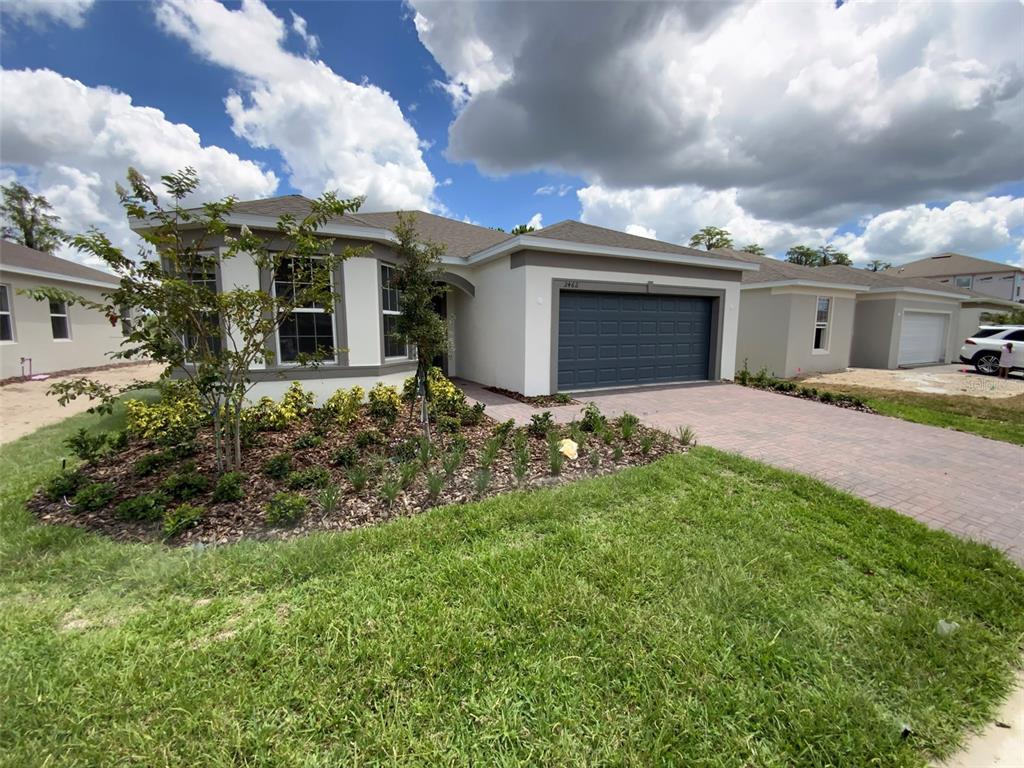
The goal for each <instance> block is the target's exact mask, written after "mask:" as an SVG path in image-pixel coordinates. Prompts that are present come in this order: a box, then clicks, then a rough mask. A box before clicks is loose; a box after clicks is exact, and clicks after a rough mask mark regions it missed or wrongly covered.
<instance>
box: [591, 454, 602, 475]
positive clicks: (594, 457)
mask: <svg viewBox="0 0 1024 768" xmlns="http://www.w3.org/2000/svg"><path fill="white" fill-rule="evenodd" d="M588 460H589V461H590V468H591V469H592V470H594V471H595V472H596V471H597V468H598V467H599V466H600V464H601V454H599V453H598V452H597V451H591V452H590V456H589V457H588Z"/></svg>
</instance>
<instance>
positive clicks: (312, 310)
mask: <svg viewBox="0 0 1024 768" xmlns="http://www.w3.org/2000/svg"><path fill="white" fill-rule="evenodd" d="M287 258H289V259H294V258H303V259H306V258H308V259H320V260H321V261H322V260H323V257H322V256H303V257H295V256H288V257H287ZM283 263H284V262H283V261H280V262H278V266H280V265H281V264H283ZM328 279H329V280H330V289H331V293H334V270H331V273H330V275H328ZM277 282H278V281H277V273H276V270H271V271H270V295H271V296H273V297H274V298H275V299H276V298H277ZM291 284H292V286H293V288H294V285H295V271H294V269H293V270H292V279H291ZM332 310H333V311H332V312H328V311H327V309H326V308H325V307H296V308H295V309H293V310H292V311H291V312H290V313H289V314H290V315H297V314H322V315H327V316H328V317H329V318H330V320H331V350H332V351H333V353H334V357H333V358H330V357H328V358H324V359H323V360H321V361H320V365H332V364H333V365H336V364H337V362H338V325H337V322H336V318H335V314H337V307H336V306H335V307H332ZM282 325H283V322H282ZM282 325H278V326H277V329H276V330H275V331H274V345H275V348H274V354H275V355H276V357H277V365H278V366H279V367H289V368H292V367H298V366H300V365H301V363H299V362H297V361H295V360H285V359H284V356H283V355H282V354H281V327H282ZM298 354H301V353H298Z"/></svg>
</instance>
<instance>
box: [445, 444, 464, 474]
mask: <svg viewBox="0 0 1024 768" xmlns="http://www.w3.org/2000/svg"><path fill="white" fill-rule="evenodd" d="M465 453H466V452H465V449H463V448H452V450H450V451H449V452H448V453H446V454H445V455H444V458H442V459H441V466H442V467H444V473H445V475H446V476H447V477H451V476H452V475H454V474H455V470H457V469H458V468H459V465H460V464H461V463H462V458H463V456H465Z"/></svg>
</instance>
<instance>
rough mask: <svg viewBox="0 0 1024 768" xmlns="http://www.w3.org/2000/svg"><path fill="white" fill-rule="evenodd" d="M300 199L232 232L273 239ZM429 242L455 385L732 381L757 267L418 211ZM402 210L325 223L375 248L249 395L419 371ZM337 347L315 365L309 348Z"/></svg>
mask: <svg viewBox="0 0 1024 768" xmlns="http://www.w3.org/2000/svg"><path fill="white" fill-rule="evenodd" d="M309 204H310V203H309V200H308V199H306V198H303V197H301V196H298V195H289V196H284V197H278V198H272V199H267V200H257V201H251V202H240V203H237V204H236V205H235V207H234V210H233V212H232V214H231V216H230V217H229V219H228V224H229V226H234V227H241V226H242V225H246V226H248V227H249V228H250V229H252V230H254V231H258V230H264V231H276V225H277V220H278V217H279V216H281V215H282V214H285V213H290V214H293V215H295V216H302V215H305V213H307V212H308V210H309ZM416 217H417V218H416V228H417V231H418V233H419V235H420V237H421V238H422V239H425V240H430V241H433V242H436V243H439V244H441V245H443V246H444V247H445V250H446V252H445V255H444V257H443V259H442V262H443V269H444V272H443V274H442V275H441V280H442V281H443V282H444V283H445V284H446V286H447V291H446V295H445V301H444V302H443V305H442V306H440V307H439V308H438V309H439V311H440V312H443V313H444V315H445V316H446V318H447V320H448V326H449V332H450V335H451V350H450V351H449V353H448V355H447V359H446V361H445V365H446V368H447V372H448V374H449V375H450V376H458V377H462V378H465V379H468V380H471V381H475V382H478V383H481V384H484V385H491V386H498V387H502V388H505V389H509V390H513V391H516V392H521V393H523V394H526V395H544V394H550V393H553V392H555V391H574V390H576V391H579V390H590V389H599V388H609V387H628V386H636V385H646V384H659V383H674V382H685V381H707V380H716V379H729V378H732V376H733V373H734V366H735V361H736V334H737V323H738V317H739V304H740V284H741V283H740V280H741V276H742V275H743V274H744V273H746V272H749V271H756V270H757V269H758V268H759V267H758V265H756V264H752V263H750V261H749V260H747V259H745V258H743V257H742V256H737V255H734V254H719V253H707V252H704V251H699V250H695V249H692V248H686V247H684V246H679V245H674V244H672V243H665V242H661V241H658V240H652V239H649V238H644V237H637V236H634V235H629V234H626V233H624V232H618V231H615V230H610V229H604V228H601V227H595V226H591V225H588V224H582V223H580V222H575V221H565V222H561V223H559V224H554V225H552V226H549V227H545V228H544V229H541V230H538V231H535V232H530V233H528V234H525V235H519V236H510V235H508V234H506V233H504V232H499V231H496V230H492V229H488V228H485V227H480V226H476V225H473V224H467V223H464V222H460V221H455V220H453V219H448V218H444V217H441V216H436V215H434V214H429V213H423V212H419V213H417V214H416ZM397 219H398V214H397V212H382V213H362V212H360V213H358V214H354V215H345V216H343V217H341V218H338V219H335V220H333V221H331V222H329V223H328V224H327V225H326V226H325V227H324V229H323V232H324V234H326V235H329V236H332V237H334V238H336V244H338V245H343V244H349V245H354V246H366V245H368V246H370V249H371V250H370V252H369V254H368V255H365V256H359V257H355V258H351V259H349V260H347V261H345V262H344V263H343V264H341V265H340V267H339V268H338V270H337V271H336V274H335V275H334V281H335V287H334V290H335V293H337V294H338V295H339V296H340V297H341V301H340V303H339V306H337V307H335V308H334V310H335V311H334V312H333V315H332V314H329V313H325V312H323V311H318V310H316V309H311V310H308V311H304V312H302V313H296V314H295V316H294V317H293V318H290V319H289V320H288V321H287V322H286V323H285V324H284V326H282V329H281V332H280V333H279V334H278V337H277V338H276V339H275V340H274V341H273V349H272V351H273V358H274V359H273V363H272V364H270V365H268V366H265V367H261V368H260V369H258V370H254V371H252V376H253V378H254V380H255V381H256V386H255V388H254V390H253V395H254V396H261V395H264V394H267V395H271V396H279V395H280V394H281V393H282V392H283V391H284V390H285V389H286V388H287V387H288V386H289V384H290V382H291V381H293V380H296V379H300V380H302V381H303V384H304V386H306V387H307V388H308V389H310V390H312V391H313V392H315V393H316V394H317V395H318V396H320V397H324V396H327V395H329V394H330V393H331V392H333V391H335V390H336V389H337V388H338V387H340V386H352V385H355V384H359V385H360V386H363V387H367V386H371V385H372V384H373V383H375V382H377V381H384V382H387V383H391V384H400V383H401V382H402V381H403V380H404V379H405V378H406V377H408V376H409V375H410V374H411V373H412V372H413V370H414V368H415V364H414V362H413V360H412V359H411V357H410V353H409V352H410V351H409V350H408V349H406V348H405V347H404V346H403V345H402V344H401V343H400V342H399V341H398V340H396V339H395V338H393V336H392V335H391V333H389V329H391V328H392V327H393V324H394V322H395V315H396V313H397V311H398V307H399V303H400V300H401V299H400V297H399V296H398V295H397V292H396V291H394V290H393V289H391V288H390V287H389V280H390V278H391V275H392V270H393V269H394V267H395V265H396V264H397V260H398V257H397V254H396V252H395V250H394V243H395V240H396V238H395V235H394V233H393V232H392V227H394V226H395V224H396V222H397ZM287 279H288V276H287V275H269V274H266V275H260V274H258V273H257V269H256V267H255V266H254V265H253V264H252V262H250V261H248V260H246V259H230V260H226V261H224V262H222V263H221V264H220V266H219V268H218V274H217V275H214V276H211V280H215V281H216V285H217V286H218V287H220V288H221V289H223V290H226V289H229V288H230V287H232V286H250V287H252V286H260V287H261V288H263V289H264V290H268V291H273V290H277V286H278V285H279V284H280V282H281V281H282V280H284V281H285V282H286V281H287ZM317 348H320V349H324V348H326V349H329V350H332V351H333V359H332V360H330V361H329V363H328V364H326V365H320V366H319V367H317V368H315V369H311V368H302V367H299V366H297V365H296V364H295V362H294V360H295V358H296V357H297V355H299V354H300V353H302V352H304V351H306V352H311V351H314V350H316V349H317Z"/></svg>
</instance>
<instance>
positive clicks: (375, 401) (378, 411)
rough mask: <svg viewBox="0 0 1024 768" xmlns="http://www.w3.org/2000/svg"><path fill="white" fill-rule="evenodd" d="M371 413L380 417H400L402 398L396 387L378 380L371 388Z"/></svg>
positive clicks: (392, 418)
mask: <svg viewBox="0 0 1024 768" xmlns="http://www.w3.org/2000/svg"><path fill="white" fill-rule="evenodd" d="M369 399H370V413H371V414H372V415H373V416H376V417H377V418H380V419H385V420H387V421H394V420H395V419H396V418H397V417H398V409H399V408H400V407H401V405H402V400H401V398H400V397H399V396H398V390H397V389H395V388H394V387H392V386H390V385H388V384H385V383H384V382H382V381H381V382H378V383H377V384H375V385H374V387H373V389H371V390H370V395H369Z"/></svg>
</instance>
